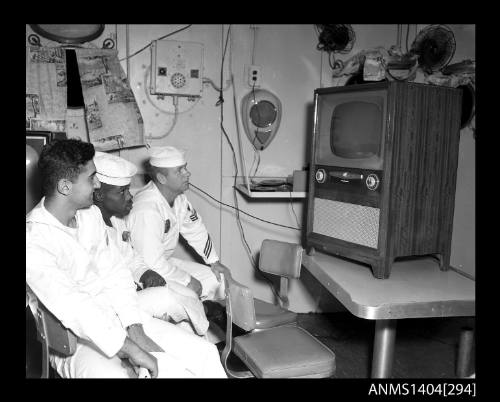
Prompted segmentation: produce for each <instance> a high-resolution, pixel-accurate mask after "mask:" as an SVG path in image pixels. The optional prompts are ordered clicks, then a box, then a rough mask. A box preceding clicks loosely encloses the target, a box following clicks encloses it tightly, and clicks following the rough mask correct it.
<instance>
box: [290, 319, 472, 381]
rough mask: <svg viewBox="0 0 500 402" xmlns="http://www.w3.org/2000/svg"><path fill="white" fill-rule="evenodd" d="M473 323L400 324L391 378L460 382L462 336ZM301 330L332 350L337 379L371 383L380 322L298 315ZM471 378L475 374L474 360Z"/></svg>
mask: <svg viewBox="0 0 500 402" xmlns="http://www.w3.org/2000/svg"><path fill="white" fill-rule="evenodd" d="M474 324H475V323H474V319H473V318H470V317H453V318H426V319H404V320H398V322H397V326H396V346H395V350H394V362H393V367H392V378H456V368H457V355H458V341H459V338H460V330H461V329H462V328H464V327H469V328H474ZM299 325H300V326H301V327H303V328H304V329H307V330H308V331H309V332H310V333H311V334H313V335H314V336H316V337H317V338H318V339H319V340H321V341H322V342H323V343H325V344H326V345H327V346H328V347H329V348H330V349H332V350H333V351H334V353H335V356H336V362H337V370H336V374H335V378H369V377H370V371H371V357H372V349H373V346H372V345H373V337H374V330H375V322H374V321H372V320H365V319H361V318H357V317H355V316H353V315H352V314H350V313H334V314H299ZM467 371H468V373H470V374H472V373H474V372H475V370H474V355H472V357H471V364H470V366H469V370H467Z"/></svg>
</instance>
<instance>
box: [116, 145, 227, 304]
mask: <svg viewBox="0 0 500 402" xmlns="http://www.w3.org/2000/svg"><path fill="white" fill-rule="evenodd" d="M149 170H150V172H149V173H150V176H151V179H152V180H151V181H150V182H149V183H148V184H146V186H144V187H143V188H142V189H140V190H139V191H138V192H137V193H136V194H135V196H134V205H133V207H132V210H131V211H130V213H129V215H128V216H127V217H126V223H127V227H128V228H129V230H130V234H131V240H132V246H133V247H134V249H135V250H136V251H138V252H139V253H140V254H141V255H142V256H143V258H144V261H145V262H146V264H147V265H148V266H150V267H153V268H154V270H155V271H156V272H157V273H159V274H160V275H161V276H162V277H163V278H164V279H165V280H169V281H175V282H178V283H180V284H181V285H185V286H188V287H189V288H191V289H193V290H194V291H195V292H197V293H198V295H199V296H200V298H201V300H222V299H223V298H224V278H223V275H226V276H227V277H230V276H231V274H230V271H229V269H228V268H227V267H226V266H224V265H223V264H221V262H220V261H219V257H218V256H217V253H216V251H215V246H214V244H213V242H212V239H211V237H210V235H209V233H208V231H207V229H206V227H205V225H204V224H203V222H202V219H201V217H200V215H199V214H198V213H197V212H196V210H195V209H194V207H193V206H192V204H191V203H190V202H189V201H188V199H187V197H186V195H185V194H184V191H186V190H187V189H188V188H189V177H190V176H191V173H190V172H189V171H188V170H187V163H186V158H185V153H184V152H182V151H180V150H178V149H177V148H174V147H171V146H164V147H151V148H150V159H149ZM179 235H181V236H183V237H184V239H185V240H187V242H188V243H189V245H190V246H191V247H192V248H193V249H194V250H196V252H197V253H198V254H199V255H200V256H201V257H202V259H203V261H204V262H205V263H206V264H208V265H209V266H210V267H207V266H206V265H203V264H199V263H196V262H192V261H186V260H181V259H179V258H175V257H172V254H173V252H174V250H175V249H176V247H177V245H178V243H179Z"/></svg>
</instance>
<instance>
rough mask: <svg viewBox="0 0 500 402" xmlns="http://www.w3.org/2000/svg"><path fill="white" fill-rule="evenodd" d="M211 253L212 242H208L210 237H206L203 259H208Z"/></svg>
mask: <svg viewBox="0 0 500 402" xmlns="http://www.w3.org/2000/svg"><path fill="white" fill-rule="evenodd" d="M211 252H212V240H210V236H208V238H207V242H206V243H205V249H204V250H203V253H204V254H205V257H207V258H208V256H209V255H210V253H211Z"/></svg>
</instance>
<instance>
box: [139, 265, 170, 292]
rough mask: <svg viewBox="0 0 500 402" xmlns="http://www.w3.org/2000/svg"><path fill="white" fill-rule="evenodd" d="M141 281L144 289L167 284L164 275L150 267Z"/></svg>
mask: <svg viewBox="0 0 500 402" xmlns="http://www.w3.org/2000/svg"><path fill="white" fill-rule="evenodd" d="M139 281H140V282H141V283H142V287H143V289H146V288H153V287H156V286H165V284H166V282H165V279H163V277H162V276H161V275H160V274H159V273H157V272H155V271H153V270H152V269H148V270H147V271H146V272H144V273H143V274H142V276H141V278H140V279H139Z"/></svg>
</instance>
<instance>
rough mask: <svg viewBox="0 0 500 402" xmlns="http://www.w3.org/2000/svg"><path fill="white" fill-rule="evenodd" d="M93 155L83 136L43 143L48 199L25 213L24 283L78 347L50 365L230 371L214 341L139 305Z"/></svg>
mask: <svg viewBox="0 0 500 402" xmlns="http://www.w3.org/2000/svg"><path fill="white" fill-rule="evenodd" d="M93 156H94V147H93V145H92V144H89V143H84V142H81V141H78V140H63V141H55V142H53V143H51V144H49V145H47V146H45V148H44V150H43V151H42V154H41V156H40V161H39V167H40V169H41V176H42V179H43V188H44V193H45V197H44V198H42V200H41V201H40V203H39V204H38V205H37V206H36V207H35V208H34V209H33V210H32V211H31V212H30V213H29V214H28V215H27V216H26V283H27V285H28V286H29V287H30V288H31V289H32V291H33V292H34V294H35V295H36V297H37V298H38V299H39V300H40V301H41V302H42V303H43V304H44V305H45V306H46V307H47V308H48V310H49V311H51V312H52V313H53V314H54V315H55V316H56V317H57V318H58V319H59V320H60V321H61V322H62V324H63V325H64V326H65V327H66V328H69V329H70V330H71V331H73V332H74V333H75V335H76V336H77V337H78V343H77V349H76V352H75V353H74V354H73V355H72V356H70V357H60V356H56V355H51V356H50V359H51V364H52V366H53V367H54V368H55V369H56V370H57V372H58V373H59V375H61V376H62V377H64V378H111V377H113V378H115V377H123V378H128V377H136V376H137V375H136V374H135V373H134V370H135V371H136V372H137V371H139V369H141V368H145V369H147V370H149V372H150V373H151V376H152V377H160V378H169V377H226V375H225V372H224V369H223V368H222V365H221V363H220V359H219V354H218V352H217V348H216V347H215V345H213V344H211V343H209V342H208V341H206V340H204V339H203V338H201V337H199V336H196V335H194V334H191V333H188V332H186V331H185V330H183V329H180V328H178V327H176V326H175V325H173V324H170V323H168V322H165V321H163V320H159V319H156V318H153V317H151V316H150V315H149V314H147V313H145V312H143V311H142V310H141V309H140V308H139V303H138V297H137V292H136V288H135V283H134V280H133V278H132V275H131V272H130V270H129V269H128V268H127V267H126V266H125V263H126V260H124V259H123V258H122V257H121V254H120V252H119V250H118V249H117V247H116V245H115V244H114V242H113V241H110V239H109V237H108V235H107V232H106V228H105V224H104V220H103V217H102V215H101V212H100V210H99V209H98V208H97V207H96V206H94V205H92V203H93V199H92V198H93V191H94V189H96V188H99V186H100V183H99V180H98V179H97V177H96V176H95V174H96V170H95V165H94V162H93V160H92V158H93ZM153 353H154V355H153ZM127 366H128V368H127ZM131 368H133V369H134V370H132V369H131Z"/></svg>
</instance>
